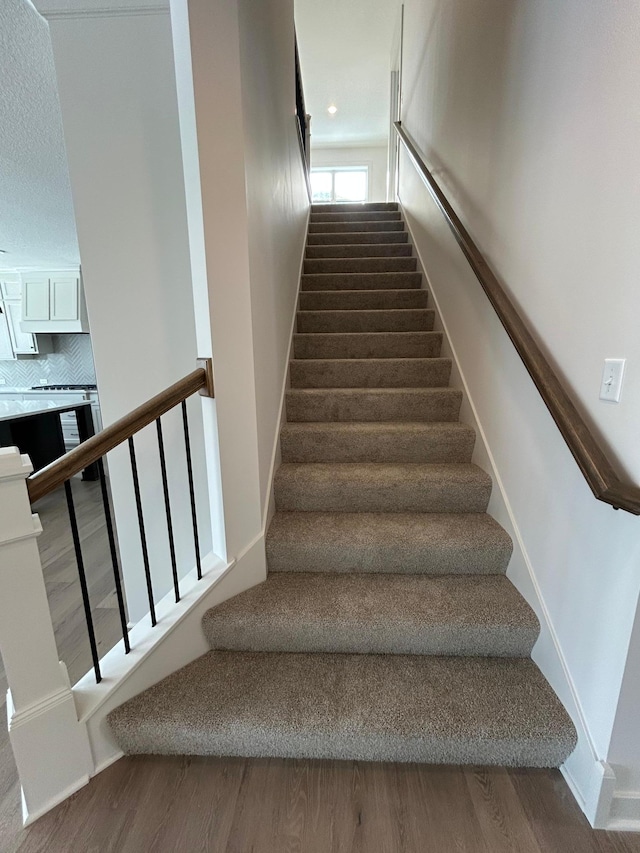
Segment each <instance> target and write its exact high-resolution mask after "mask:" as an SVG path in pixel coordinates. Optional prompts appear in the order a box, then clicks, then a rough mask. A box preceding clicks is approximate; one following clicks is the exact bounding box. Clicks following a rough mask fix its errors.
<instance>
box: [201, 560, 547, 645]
mask: <svg viewBox="0 0 640 853" xmlns="http://www.w3.org/2000/svg"><path fill="white" fill-rule="evenodd" d="M202 627H203V629H204V633H205V636H206V638H207V641H208V643H209V645H210V646H211V648H212V649H226V650H229V651H230V650H234V649H235V650H237V651H254V652H259V651H265V652H317V653H322V652H341V653H345V654H378V655H384V654H389V655H400V654H402V655H488V656H497V657H528V656H529V655H530V654H531V650H532V648H533V646H534V643H535V641H536V640H537V638H538V632H539V628H540V626H539V623H538V620H537V618H536V615H535V613H534V612H533V610H532V609H531V608H530V607H529V605H528V604H527V603H526V601H525V600H524V598H522V596H521V595H520V593H519V592H518V591H517V590H516V588H515V587H514V586H513V584H512V583H511V581H509V580H508V579H507V578H506V577H505V576H504V575H471V576H466V577H457V576H455V575H453V576H452V575H446V576H440V577H437V576H429V575H394V574H368V575H366V574H324V575H322V574H319V573H313V574H303V573H301V572H290V573H285V572H282V573H274V574H272V575H270V576H269V577H268V578H267V580H266V581H265V582H264V583H261V584H258V586H254V587H252V588H251V589H249V590H247V591H246V592H243V593H241V594H240V595H237V596H235V597H234V598H230V599H228V600H227V601H225V602H223V603H222V604H220V605H218V606H217V607H215V608H212V609H211V610H208V611H207V612H206V613H205V615H204V617H203V620H202Z"/></svg>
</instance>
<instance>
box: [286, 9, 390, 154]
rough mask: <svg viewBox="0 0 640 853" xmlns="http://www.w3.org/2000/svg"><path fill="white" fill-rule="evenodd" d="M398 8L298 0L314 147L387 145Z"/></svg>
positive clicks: (303, 61)
mask: <svg viewBox="0 0 640 853" xmlns="http://www.w3.org/2000/svg"><path fill="white" fill-rule="evenodd" d="M398 10H399V2H398V0H322V2H318V0H295V15H296V32H297V34H298V46H299V50H300V66H301V69H302V82H303V86H304V95H305V106H306V108H307V112H308V113H310V114H311V144H312V146H317V145H324V146H327V145H344V144H347V145H349V144H350V145H356V144H361V145H366V144H375V143H385V142H386V141H387V139H388V136H389V89H390V69H391V43H392V39H393V35H394V31H395V28H396V23H397V18H398V13H399V12H398ZM331 104H335V106H336V107H337V108H338V112H337V113H336V114H335V115H334V116H330V115H329V113H328V112H327V107H329V106H330V105H331Z"/></svg>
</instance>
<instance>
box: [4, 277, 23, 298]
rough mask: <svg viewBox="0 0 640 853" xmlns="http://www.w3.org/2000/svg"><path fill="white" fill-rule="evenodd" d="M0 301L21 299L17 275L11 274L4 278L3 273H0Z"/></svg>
mask: <svg viewBox="0 0 640 853" xmlns="http://www.w3.org/2000/svg"><path fill="white" fill-rule="evenodd" d="M0 299H17V300H18V301H20V300H21V299H22V291H21V285H20V276H19V275H17V274H15V273H11V274H10V276H6V277H5V274H4V273H0Z"/></svg>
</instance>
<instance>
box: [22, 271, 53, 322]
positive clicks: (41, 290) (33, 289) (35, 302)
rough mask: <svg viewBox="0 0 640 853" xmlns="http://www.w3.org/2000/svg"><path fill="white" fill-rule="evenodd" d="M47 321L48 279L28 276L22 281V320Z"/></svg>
mask: <svg viewBox="0 0 640 853" xmlns="http://www.w3.org/2000/svg"><path fill="white" fill-rule="evenodd" d="M48 319H49V279H48V278H47V277H46V276H45V277H42V276H31V275H30V276H28V277H26V276H25V277H23V279H22V320H34V321H39V322H41V321H42V322H44V321H47V320H48Z"/></svg>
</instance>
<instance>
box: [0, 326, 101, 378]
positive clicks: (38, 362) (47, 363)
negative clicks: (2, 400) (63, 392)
mask: <svg viewBox="0 0 640 853" xmlns="http://www.w3.org/2000/svg"><path fill="white" fill-rule="evenodd" d="M51 338H52V343H53V352H50V353H49V354H48V355H43V356H40V357H37V356H36V357H33V356H30V357H27V358H19V359H17V360H16V361H0V379H4V385H0V388H4V387H7V388H8V387H14V388H31V386H32V385H63V384H69V385H90V384H94V383H95V381H96V372H95V368H94V366H93V351H92V349H91V338H90V337H89V335H51Z"/></svg>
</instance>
